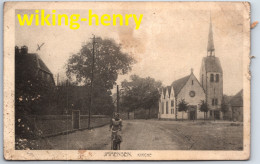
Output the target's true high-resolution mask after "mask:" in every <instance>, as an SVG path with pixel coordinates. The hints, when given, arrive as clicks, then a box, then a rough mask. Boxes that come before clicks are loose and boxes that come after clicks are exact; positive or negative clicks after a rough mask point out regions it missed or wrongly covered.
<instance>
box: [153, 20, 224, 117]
mask: <svg viewBox="0 0 260 164" xmlns="http://www.w3.org/2000/svg"><path fill="white" fill-rule="evenodd" d="M199 80H200V81H198V80H197V78H196V77H195V75H194V74H193V69H191V73H190V75H188V76H186V77H183V78H181V79H178V80H176V81H174V82H173V83H172V84H171V86H167V87H165V88H162V89H161V90H160V94H161V97H160V100H159V112H158V118H159V119H176V118H178V119H180V118H182V116H183V118H184V119H190V120H194V119H204V112H201V111H200V110H199V109H200V104H201V102H202V101H204V102H206V103H207V104H208V107H209V112H207V113H206V117H207V118H209V119H222V112H221V103H222V98H223V71H222V67H221V64H220V60H219V58H218V57H216V56H215V47H214V40H213V31H212V23H211V19H210V26H209V34H208V45H207V55H206V56H205V57H204V58H203V59H202V64H201V69H200V79H199ZM181 100H185V102H187V103H188V110H187V111H186V112H180V111H178V103H179V102H180V101H181Z"/></svg>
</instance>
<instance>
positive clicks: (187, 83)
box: [158, 70, 206, 120]
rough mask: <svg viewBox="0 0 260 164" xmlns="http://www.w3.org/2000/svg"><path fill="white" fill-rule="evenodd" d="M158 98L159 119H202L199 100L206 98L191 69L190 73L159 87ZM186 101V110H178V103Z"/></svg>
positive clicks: (202, 114)
mask: <svg viewBox="0 0 260 164" xmlns="http://www.w3.org/2000/svg"><path fill="white" fill-rule="evenodd" d="M160 92H161V97H160V100H159V114H158V117H159V119H175V118H181V117H182V116H183V118H184V119H190V120H194V119H203V118H204V113H203V112H201V111H200V110H199V107H200V104H201V101H202V100H204V101H205V98H206V95H205V92H204V89H203V88H202V86H201V85H200V83H199V81H198V80H197V78H196V77H195V75H194V74H193V70H191V73H190V75H188V76H186V77H183V78H181V79H178V80H176V81H174V82H173V83H172V84H171V86H167V87H165V88H162V89H161V91H160ZM183 99H184V100H185V101H186V102H187V103H188V110H187V111H186V112H183V113H181V112H179V111H178V103H179V102H180V101H181V100H183Z"/></svg>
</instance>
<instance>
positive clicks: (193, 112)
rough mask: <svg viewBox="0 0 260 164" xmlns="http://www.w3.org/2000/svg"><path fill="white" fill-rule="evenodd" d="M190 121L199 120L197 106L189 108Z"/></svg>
mask: <svg viewBox="0 0 260 164" xmlns="http://www.w3.org/2000/svg"><path fill="white" fill-rule="evenodd" d="M188 119H189V120H196V119H197V106H196V105H190V106H189V115H188Z"/></svg>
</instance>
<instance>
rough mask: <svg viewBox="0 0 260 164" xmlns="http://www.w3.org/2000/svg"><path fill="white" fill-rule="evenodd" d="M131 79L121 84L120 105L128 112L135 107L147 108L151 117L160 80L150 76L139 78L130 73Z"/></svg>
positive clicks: (158, 95)
mask: <svg viewBox="0 0 260 164" xmlns="http://www.w3.org/2000/svg"><path fill="white" fill-rule="evenodd" d="M130 78H131V81H126V80H124V81H123V82H122V83H121V85H122V88H123V93H122V96H121V97H122V98H121V99H122V100H121V102H122V105H121V106H123V107H125V108H126V110H127V111H128V112H130V111H133V110H135V109H141V108H143V109H145V110H147V109H148V118H150V117H151V109H152V107H154V106H156V105H158V100H159V98H160V94H159V91H158V88H160V87H161V85H162V84H161V82H160V81H155V79H153V78H151V77H146V78H141V77H139V76H137V75H132V76H131V77H130Z"/></svg>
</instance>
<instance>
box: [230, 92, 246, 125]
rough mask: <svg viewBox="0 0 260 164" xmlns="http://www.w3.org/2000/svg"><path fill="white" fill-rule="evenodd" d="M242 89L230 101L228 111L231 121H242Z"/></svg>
mask: <svg viewBox="0 0 260 164" xmlns="http://www.w3.org/2000/svg"><path fill="white" fill-rule="evenodd" d="M243 106H244V104H243V89H242V90H241V91H239V92H238V93H237V94H236V95H235V96H233V97H232V98H231V100H230V110H231V113H232V116H231V118H232V120H233V121H243Z"/></svg>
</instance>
